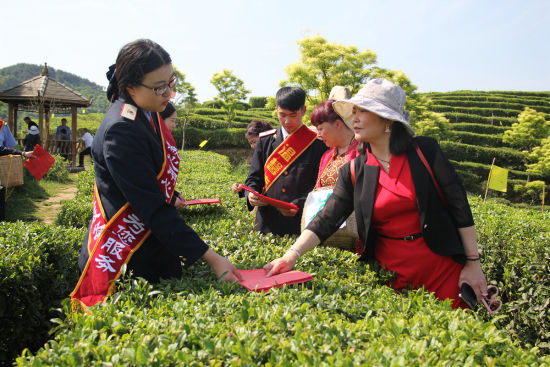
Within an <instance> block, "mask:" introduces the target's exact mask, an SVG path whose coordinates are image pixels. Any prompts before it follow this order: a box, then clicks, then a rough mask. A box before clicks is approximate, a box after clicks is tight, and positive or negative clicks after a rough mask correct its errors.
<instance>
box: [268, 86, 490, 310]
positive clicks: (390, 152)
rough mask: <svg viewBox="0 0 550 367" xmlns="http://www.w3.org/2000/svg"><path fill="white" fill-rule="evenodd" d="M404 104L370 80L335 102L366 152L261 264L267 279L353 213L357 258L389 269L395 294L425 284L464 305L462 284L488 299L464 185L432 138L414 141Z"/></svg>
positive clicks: (395, 90) (396, 93) (397, 93)
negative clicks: (282, 249) (286, 245)
mask: <svg viewBox="0 0 550 367" xmlns="http://www.w3.org/2000/svg"><path fill="white" fill-rule="evenodd" d="M405 102H406V96H405V92H404V91H403V90H402V89H401V88H400V87H399V86H397V85H395V84H393V83H391V82H390V81H388V80H385V79H373V80H370V81H369V82H368V83H367V84H366V85H365V86H364V87H363V88H362V89H361V90H360V91H359V92H358V93H357V95H356V96H354V97H353V98H351V99H348V100H344V101H338V102H335V103H334V104H333V107H334V110H335V111H336V112H337V113H338V114H339V115H340V116H341V117H342V119H343V120H344V121H346V123H348V124H351V125H352V126H353V130H354V133H355V138H356V139H357V140H359V141H362V142H366V143H368V144H367V149H366V150H365V151H364V152H363V153H362V154H361V155H360V156H358V157H356V158H355V159H354V160H353V161H352V162H351V163H350V164H346V165H345V166H343V167H342V169H341V170H340V172H339V176H338V177H339V179H338V181H337V183H336V186H335V188H334V192H333V194H332V195H331V196H330V198H329V199H328V201H327V203H326V205H325V207H324V208H323V210H321V212H319V214H318V215H317V216H316V217H315V218H314V219H313V220H312V222H311V223H310V224H309V225H308V227H307V229H306V230H304V232H303V233H302V234H301V235H300V237H299V238H298V239H297V240H296V242H295V243H294V244H293V245H292V247H291V248H290V249H289V250H288V251H287V252H286V253H285V255H284V256H283V257H281V258H279V259H276V260H274V261H272V262H270V263H269V264H267V265H266V266H265V267H264V268H265V269H266V270H268V271H269V273H268V275H271V274H277V273H280V272H286V271H289V270H291V269H293V268H294V265H295V264H296V261H297V260H298V258H299V257H300V256H302V255H303V254H304V253H306V252H307V251H309V250H310V249H312V248H314V247H315V246H317V245H318V244H319V243H320V242H322V241H324V240H325V239H326V238H327V237H328V236H330V235H331V234H332V233H333V232H334V231H336V229H337V228H338V227H339V226H340V224H341V223H342V221H343V219H342V218H344V219H345V218H347V216H348V215H349V214H350V213H351V212H352V211H353V210H355V215H356V218H357V227H358V232H359V236H360V239H361V242H362V245H363V248H362V251H361V252H362V253H361V260H364V261H373V260H376V261H378V262H379V263H380V265H382V266H385V267H386V268H387V269H389V270H391V271H393V272H394V273H395V277H394V279H393V281H392V284H391V285H392V287H393V288H394V289H396V290H401V289H404V288H419V287H424V288H425V289H426V290H428V291H430V292H434V293H435V296H436V297H437V298H438V299H441V300H443V299H452V300H453V307H465V304H464V303H463V302H461V300H460V298H459V296H458V293H459V287H460V285H461V284H462V283H464V282H466V283H468V284H470V285H471V286H472V288H473V289H474V291H475V293H476V296H477V298H478V301H479V300H480V299H481V297H482V296H486V295H487V283H486V280H485V276H484V274H483V271H482V270H481V266H480V262H479V254H478V249H477V239H476V232H475V227H474V222H473V217H472V213H471V210H470V207H469V204H468V199H467V196H466V191H465V190H464V187H463V185H462V180H461V179H460V177H459V176H458V175H457V174H456V172H455V171H454V169H453V167H452V165H451V164H450V162H449V161H448V159H447V158H446V157H445V156H444V154H443V152H442V151H441V148H440V147H439V145H438V144H437V142H436V141H435V140H434V139H431V138H427V137H415V136H414V131H413V130H412V128H411V126H410V125H409V114H408V111H405V110H404V107H405ZM351 165H353V170H352V169H351V168H350V167H351ZM428 167H429V168H430V170H428ZM430 171H431V172H433V178H432V173H430ZM439 187H440V190H441V195H442V196H440V193H439V192H438V188H439Z"/></svg>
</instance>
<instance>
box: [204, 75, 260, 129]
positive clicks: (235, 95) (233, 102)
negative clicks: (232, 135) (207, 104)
mask: <svg viewBox="0 0 550 367" xmlns="http://www.w3.org/2000/svg"><path fill="white" fill-rule="evenodd" d="M210 83H212V85H213V86H214V88H216V90H217V91H218V96H217V97H216V102H217V103H219V104H221V106H222V108H223V109H224V110H225V112H226V113H227V123H228V126H227V127H228V128H231V122H232V121H233V119H234V118H235V109H236V108H237V106H238V105H239V102H242V101H243V100H244V99H245V98H246V96H247V95H248V94H250V91H249V90H248V89H246V88H245V87H244V82H243V81H242V80H241V79H239V78H237V77H236V76H235V75H234V74H233V71H232V70H228V69H223V70H222V72H221V73H214V75H213V76H212V79H210Z"/></svg>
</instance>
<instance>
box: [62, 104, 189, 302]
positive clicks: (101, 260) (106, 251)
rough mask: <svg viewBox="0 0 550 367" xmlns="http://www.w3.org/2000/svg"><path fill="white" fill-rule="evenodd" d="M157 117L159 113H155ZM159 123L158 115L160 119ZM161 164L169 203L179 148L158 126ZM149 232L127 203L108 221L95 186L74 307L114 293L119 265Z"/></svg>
mask: <svg viewBox="0 0 550 367" xmlns="http://www.w3.org/2000/svg"><path fill="white" fill-rule="evenodd" d="M157 116H158V114H157ZM159 121H160V116H159ZM159 126H160V131H161V134H160V136H161V138H162V143H163V150H164V162H163V164H162V168H161V170H160V173H159V174H158V175H157V180H158V184H159V187H160V189H161V191H162V192H163V194H164V196H165V200H166V202H167V203H169V202H170V201H171V199H172V195H173V194H174V189H175V186H176V180H177V178H178V171H179V163H180V159H179V156H178V149H177V148H176V146H175V143H174V141H173V138H172V139H171V135H169V130H168V128H167V127H166V125H165V124H163V123H160V124H159ZM150 234H151V230H150V229H149V228H147V226H145V224H144V223H143V221H142V220H141V219H140V218H139V217H138V216H137V215H136V213H135V212H134V210H133V209H132V207H131V206H130V203H126V204H124V205H123V206H122V208H120V209H119V210H118V212H117V213H116V214H115V215H113V217H112V218H111V219H110V220H108V221H107V216H106V215H105V212H104V210H103V206H102V204H101V199H100V196H99V193H98V191H97V187H96V186H95V185H94V207H93V217H92V223H91V224H90V232H89V233H88V255H89V257H88V262H87V263H86V267H85V268H84V271H83V272H82V275H81V276H80V279H79V280H78V284H77V285H76V287H75V289H74V290H73V292H72V293H71V299H72V303H73V307H75V306H79V307H80V308H81V309H83V310H86V308H87V307H91V306H93V305H95V304H96V303H98V302H103V301H104V300H105V297H107V296H108V295H111V294H113V293H114V292H115V283H114V281H115V280H117V279H118V278H119V277H120V275H121V269H122V266H123V265H124V264H126V263H128V261H130V258H131V257H132V254H133V253H134V252H135V251H137V250H138V249H139V247H140V246H141V245H142V244H143V242H144V241H145V240H146V239H147V237H149V235H150Z"/></svg>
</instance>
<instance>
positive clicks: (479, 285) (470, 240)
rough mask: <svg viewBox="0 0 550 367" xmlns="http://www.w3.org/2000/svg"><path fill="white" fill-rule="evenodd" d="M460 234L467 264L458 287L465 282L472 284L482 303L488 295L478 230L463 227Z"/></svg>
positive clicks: (471, 227) (472, 227) (461, 273)
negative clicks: (478, 243)
mask: <svg viewBox="0 0 550 367" xmlns="http://www.w3.org/2000/svg"><path fill="white" fill-rule="evenodd" d="M458 233H459V234H460V238H461V240H462V244H463V245H464V251H465V254H466V263H465V264H464V268H463V269H462V271H461V272H460V277H459V280H458V286H459V287H460V286H461V285H462V283H464V282H466V283H468V284H470V285H471V286H472V288H473V289H474V292H475V293H476V296H477V300H478V301H480V300H481V297H482V296H486V295H487V280H486V279H485V275H484V274H483V270H481V261H480V258H479V251H478V248H477V236H476V229H475V227H474V226H470V227H463V228H459V229H458Z"/></svg>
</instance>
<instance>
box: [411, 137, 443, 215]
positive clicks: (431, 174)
mask: <svg viewBox="0 0 550 367" xmlns="http://www.w3.org/2000/svg"><path fill="white" fill-rule="evenodd" d="M416 153H418V157H419V158H420V160H421V161H422V163H424V166H425V167H426V169H427V170H428V173H429V174H430V176H431V177H432V181H433V183H434V186H435V189H436V190H437V193H438V194H439V197H440V198H441V201H443V203H444V204H445V205H447V200H446V199H445V196H443V191H441V187H439V184H438V183H437V180H436V179H435V176H434V173H433V171H432V168H431V167H430V165H429V164H428V161H427V160H426V157H424V154H422V150H420V147H419V146H418V145H417V146H416Z"/></svg>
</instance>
